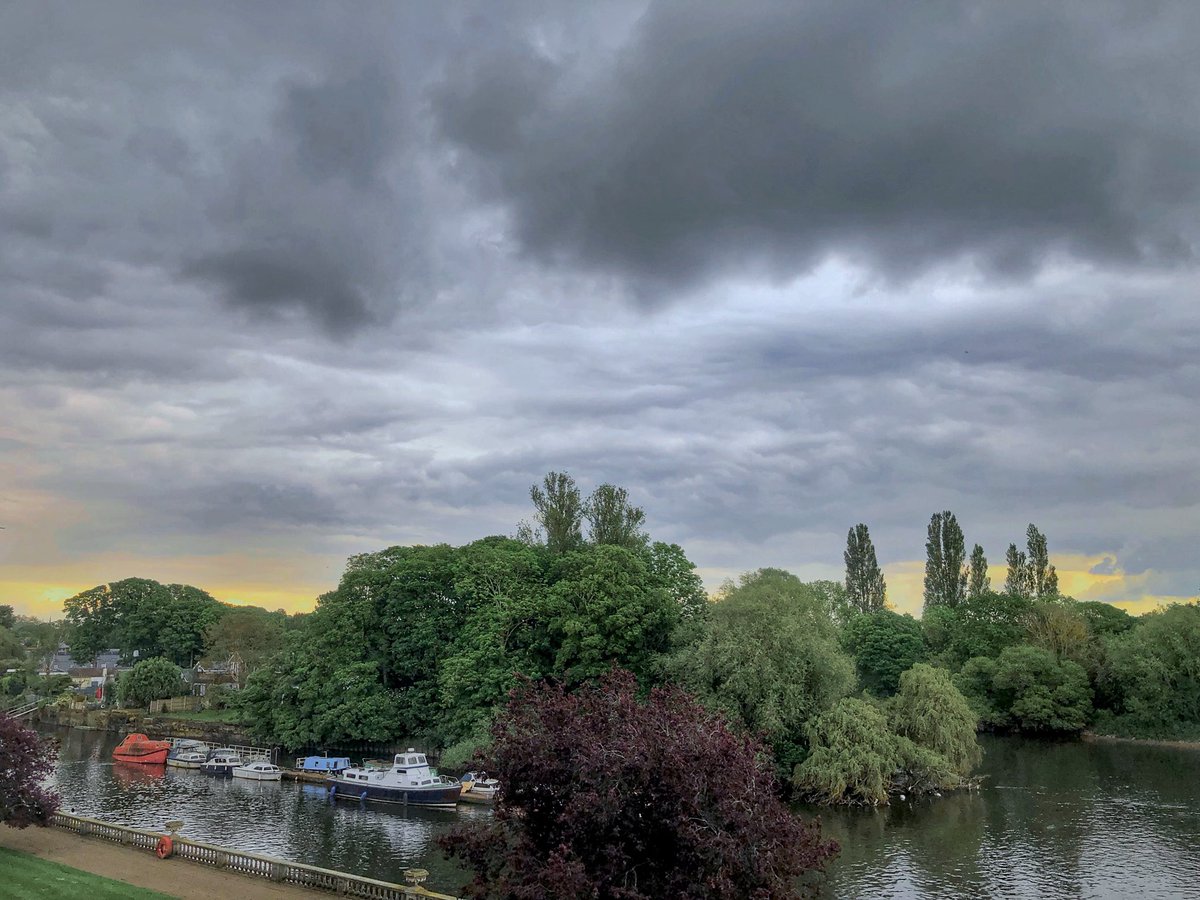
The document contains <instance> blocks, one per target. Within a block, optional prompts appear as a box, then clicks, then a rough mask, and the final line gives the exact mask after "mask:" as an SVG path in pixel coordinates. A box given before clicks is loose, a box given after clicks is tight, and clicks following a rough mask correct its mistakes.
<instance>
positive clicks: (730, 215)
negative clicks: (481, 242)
mask: <svg viewBox="0 0 1200 900" xmlns="http://www.w3.org/2000/svg"><path fill="white" fill-rule="evenodd" d="M1198 26H1200V9H1198V8H1197V7H1196V6H1195V5H1194V4H1171V5H1165V4H1153V5H1148V6H1146V7H1144V8H1142V7H1139V8H1137V9H1134V8H1133V7H1130V6H1129V5H1128V4H1115V3H1104V2H1099V3H1097V2H1086V3H1084V2H1068V3H1060V4H1045V3H1027V2H1016V3H1003V4H1000V3H964V4H932V3H929V4H911V3H883V2H861V0H853V2H845V0H837V2H809V3H803V4H799V3H792V2H772V0H766V2H761V0H755V2H749V3H738V4H733V5H731V4H728V3H723V2H701V3H696V2H691V0H688V2H682V0H680V2H664V3H657V4H653V5H652V6H651V8H650V9H649V10H648V11H647V13H646V15H645V16H644V17H643V18H642V20H641V21H640V22H638V24H637V27H636V29H635V31H634V34H633V36H632V38H631V40H630V41H629V43H628V44H627V45H626V46H624V47H622V48H621V49H620V51H619V52H617V53H614V54H612V55H611V56H610V57H609V58H607V59H603V60H600V61H598V62H596V61H592V60H589V59H588V58H587V57H586V56H584V57H582V59H581V57H580V56H578V55H572V56H567V57H566V58H558V57H556V56H554V55H553V54H552V51H551V52H550V53H548V52H547V51H546V50H545V49H544V48H541V47H537V46H534V45H533V43H532V42H529V43H527V44H526V45H525V46H523V47H511V46H502V47H501V49H500V50H499V51H498V52H497V53H495V54H493V55H488V56H485V57H484V58H482V59H480V60H478V61H476V62H474V64H472V65H468V66H465V67H463V68H462V69H461V70H458V71H456V72H454V73H453V74H451V75H450V76H448V77H447V79H446V80H445V81H444V82H443V83H442V84H440V85H439V86H438V88H437V89H436V93H435V97H436V100H435V109H436V110H437V113H438V116H439V120H440V122H441V124H442V128H443V131H444V133H445V134H446V135H447V136H448V137H449V138H450V139H452V140H454V141H456V142H457V143H459V144H460V145H461V146H462V147H464V148H465V149H466V150H468V151H469V152H470V153H469V156H468V160H469V161H470V165H469V169H471V170H472V171H474V173H475V176H476V177H477V179H478V181H479V183H480V185H481V186H482V187H483V188H484V189H485V190H486V191H488V192H489V194H490V195H491V196H493V197H494V198H495V199H496V200H497V201H499V202H501V203H503V204H505V205H507V206H508V207H509V208H511V210H512V214H513V217H514V220H515V224H516V228H517V229H518V231H519V233H520V235H521V237H522V240H523V243H524V245H525V246H526V247H527V249H528V250H529V251H530V252H532V253H534V254H536V255H537V256H539V257H541V258H543V259H547V260H563V261H566V262H567V263H568V264H570V263H576V264H582V265H587V266H592V267H596V268H599V269H603V270H607V271H614V272H618V273H622V274H627V275H631V276H635V277H637V278H639V279H643V280H645V281H646V282H647V284H646V288H645V289H646V290H647V291H650V290H652V289H654V288H656V287H657V288H658V289H659V290H662V286H663V284H664V283H665V286H666V287H667V288H669V287H670V286H672V285H678V284H681V283H682V284H696V283H699V282H702V281H703V280H704V279H706V278H707V277H711V276H712V275H713V274H714V273H716V272H723V271H732V272H734V273H741V274H746V273H750V274H755V273H760V274H761V273H767V274H771V275H774V276H777V277H788V276H792V275H795V274H797V273H800V272H803V271H805V270H807V269H808V268H809V267H810V266H811V265H812V264H813V263H814V261H816V260H819V259H820V258H822V257H823V256H825V255H826V254H829V253H843V254H847V255H850V256H854V257H859V258H863V259H865V260H867V261H869V262H870V263H871V264H872V265H875V266H878V267H880V268H881V269H882V270H884V271H885V272H888V273H891V274H898V275H906V274H911V273H912V272H914V271H920V270H922V269H925V268H927V267H929V266H931V265H935V264H938V263H941V262H944V261H945V260H946V259H947V258H950V257H953V256H955V255H959V254H964V255H970V256H973V257H975V258H977V259H978V260H979V261H980V262H982V263H983V264H984V265H985V266H987V267H988V268H990V269H992V270H997V271H1000V272H1007V273H1025V272H1027V271H1029V270H1030V269H1032V268H1034V267H1036V266H1038V265H1039V264H1040V263H1041V262H1042V261H1043V260H1044V259H1045V257H1046V256H1047V255H1049V254H1054V253H1059V254H1062V253H1065V254H1071V255H1077V256H1080V257H1084V258H1088V259H1094V260H1104V261H1118V262H1125V263H1150V264H1153V263H1160V262H1163V261H1178V260H1188V259H1191V258H1192V257H1193V254H1194V251H1195V241H1196V228H1195V217H1194V215H1193V210H1194V204H1195V201H1196V199H1197V189H1198V187H1200V178H1198V174H1197V169H1196V166H1195V159H1196V157H1197V151H1198V150H1200V125H1198V124H1197V123H1200V116H1198V115H1197V113H1200V110H1198V109H1197V98H1198V97H1200V92H1198V90H1197V88H1198V86H1200V77H1198V76H1200V62H1198V61H1197V55H1196V54H1195V52H1194V44H1193V39H1194V37H1195V35H1196V33H1197V30H1198ZM588 63H591V65H588ZM668 296H669V294H668Z"/></svg>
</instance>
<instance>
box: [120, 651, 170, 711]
mask: <svg viewBox="0 0 1200 900" xmlns="http://www.w3.org/2000/svg"><path fill="white" fill-rule="evenodd" d="M182 690H183V680H182V679H181V678H180V672H179V666H177V665H175V663H173V662H171V661H170V660H169V659H165V658H163V657H161V656H156V657H154V658H153V659H144V660H142V661H141V662H139V663H138V664H137V665H136V666H134V667H133V668H132V669H130V670H129V671H128V672H126V673H125V674H124V675H122V676H121V678H120V680H119V681H118V682H117V698H118V699H119V701H120V703H121V705H122V706H148V705H149V703H150V701H151V700H166V699H168V698H170V697H176V696H178V695H179V694H180V692H181V691H182Z"/></svg>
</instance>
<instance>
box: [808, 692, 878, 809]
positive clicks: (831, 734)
mask: <svg viewBox="0 0 1200 900" xmlns="http://www.w3.org/2000/svg"><path fill="white" fill-rule="evenodd" d="M805 732H806V733H807V735H808V742H809V747H810V751H809V754H808V758H807V759H805V760H804V762H802V763H800V765H798V766H796V769H795V772H794V774H793V776H792V783H793V784H794V785H795V786H796V788H797V789H798V790H799V791H800V793H801V794H803V795H804V796H805V797H807V798H808V799H810V800H814V801H816V802H817V803H858V804H867V805H871V806H874V805H876V804H879V803H887V798H888V794H889V793H891V790H892V782H893V780H894V777H895V773H896V770H897V769H898V768H899V765H900V738H899V736H898V735H896V734H895V732H893V731H892V730H891V729H890V728H889V727H888V722H887V717H886V716H884V714H883V712H882V711H881V710H879V709H878V708H877V707H876V706H874V705H873V704H871V703H869V702H868V701H866V700H859V699H858V698H855V697H847V698H846V699H844V700H841V701H839V702H838V703H837V704H836V705H835V706H834V707H833V708H832V709H829V710H826V711H825V712H823V713H821V715H819V716H817V717H816V718H815V719H813V720H812V721H811V722H809V723H808V725H807V726H806V728H805Z"/></svg>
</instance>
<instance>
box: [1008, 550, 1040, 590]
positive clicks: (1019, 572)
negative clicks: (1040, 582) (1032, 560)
mask: <svg viewBox="0 0 1200 900" xmlns="http://www.w3.org/2000/svg"><path fill="white" fill-rule="evenodd" d="M1005 559H1006V561H1007V562H1008V575H1007V577H1005V579H1004V593H1006V594H1008V595H1010V596H1012V597H1024V598H1026V599H1031V598H1032V597H1033V589H1032V586H1031V585H1030V583H1029V558H1028V557H1027V556H1026V555H1025V554H1024V553H1022V552H1021V551H1020V550H1018V549H1017V545H1016V544H1009V545H1008V553H1007V554H1006V555H1005Z"/></svg>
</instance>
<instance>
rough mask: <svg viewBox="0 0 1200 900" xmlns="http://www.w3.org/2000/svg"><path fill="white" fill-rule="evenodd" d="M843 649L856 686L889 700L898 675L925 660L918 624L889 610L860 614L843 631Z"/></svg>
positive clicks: (894, 688)
mask: <svg viewBox="0 0 1200 900" xmlns="http://www.w3.org/2000/svg"><path fill="white" fill-rule="evenodd" d="M842 646H843V647H844V648H845V650H846V652H847V653H849V654H850V655H851V656H853V657H854V665H855V668H856V669H857V671H858V680H859V683H860V684H861V685H862V686H863V687H864V688H865V689H866V690H868V691H870V692H871V693H872V694H874V695H875V696H876V697H888V696H891V695H892V694H894V693H895V692H896V689H897V688H898V687H899V685H900V675H901V673H902V672H904V671H906V670H907V669H909V668H911V667H912V665H913V664H914V663H917V662H920V661H921V660H923V659H924V658H925V641H924V638H923V637H922V632H921V623H919V622H918V621H917V620H916V619H914V618H913V617H912V616H902V615H900V614H899V613H896V612H893V611H892V610H890V609H877V610H875V611H874V612H870V613H861V614H859V615H857V616H855V617H854V618H853V619H851V620H850V621H849V622H848V623H847V625H846V627H845V628H844V629H843V631H842Z"/></svg>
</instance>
